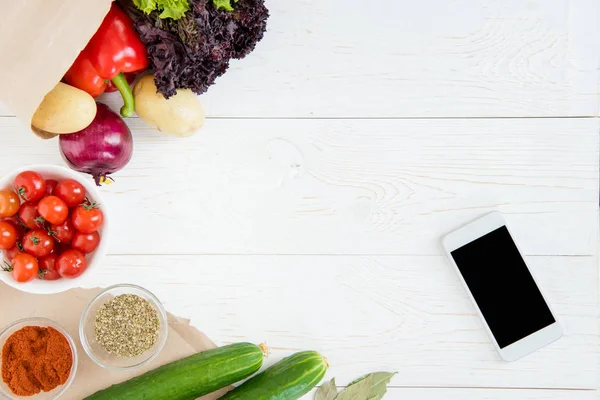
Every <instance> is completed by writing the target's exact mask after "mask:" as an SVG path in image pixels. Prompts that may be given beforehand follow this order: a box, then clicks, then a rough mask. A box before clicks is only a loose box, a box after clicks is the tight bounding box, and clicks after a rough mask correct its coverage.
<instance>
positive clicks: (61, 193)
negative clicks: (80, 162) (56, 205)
mask: <svg viewBox="0 0 600 400" xmlns="http://www.w3.org/2000/svg"><path fill="white" fill-rule="evenodd" d="M56 197H58V198H59V199H61V200H62V201H64V202H65V203H66V204H67V206H68V207H69V208H72V207H75V206H77V205H79V204H81V203H83V201H84V200H85V188H84V187H83V185H82V184H81V183H79V182H77V181H76V180H74V179H65V180H64V181H61V182H60V183H58V184H57V185H56Z"/></svg>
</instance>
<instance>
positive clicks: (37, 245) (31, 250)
mask: <svg viewBox="0 0 600 400" xmlns="http://www.w3.org/2000/svg"><path fill="white" fill-rule="evenodd" d="M21 244H22V246H23V250H24V251H25V253H27V254H31V255H32V256H34V257H36V258H40V257H45V256H47V255H48V254H50V253H51V252H52V250H54V239H52V237H51V236H50V235H48V233H46V231H45V230H43V229H36V230H34V231H29V232H27V233H26V234H25V236H23V240H22V241H21Z"/></svg>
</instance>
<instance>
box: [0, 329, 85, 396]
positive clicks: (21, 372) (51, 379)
mask: <svg viewBox="0 0 600 400" xmlns="http://www.w3.org/2000/svg"><path fill="white" fill-rule="evenodd" d="M0 349H1V350H0V351H1V355H0V371H1V377H2V379H1V382H0V395H3V396H0V397H4V398H8V399H19V398H22V396H30V397H29V398H32V399H35V400H52V399H56V398H58V397H59V396H60V395H62V394H63V393H64V392H65V391H66V390H67V389H68V387H69V386H70V384H71V382H72V381H73V379H74V377H75V371H76V370H77V350H76V348H75V344H74V342H73V339H72V338H71V337H70V335H69V334H68V333H67V332H66V331H65V330H64V329H63V328H62V327H61V326H60V325H58V324H57V323H56V322H53V321H51V320H48V319H45V318H28V319H23V320H19V321H16V322H14V323H12V324H11V325H9V326H8V327H6V328H5V329H4V330H3V331H2V332H0Z"/></svg>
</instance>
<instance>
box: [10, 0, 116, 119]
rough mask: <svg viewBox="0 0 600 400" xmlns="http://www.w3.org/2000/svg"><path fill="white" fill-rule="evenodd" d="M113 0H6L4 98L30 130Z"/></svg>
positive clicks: (96, 28)
mask: <svg viewBox="0 0 600 400" xmlns="http://www.w3.org/2000/svg"><path fill="white" fill-rule="evenodd" d="M111 3H112V0H7V1H3V2H2V12H1V13H0V101H1V102H3V103H4V104H6V105H7V106H8V107H9V108H10V109H11V111H12V112H14V113H15V114H16V116H17V117H18V118H19V120H20V121H21V122H22V123H23V124H24V125H25V126H26V127H27V129H30V127H31V117H32V116H33V114H34V113H35V110H36V109H37V108H38V106H39V105H40V103H41V102H42V100H43V98H44V96H45V95H46V94H47V93H48V92H49V91H50V90H52V88H54V86H55V85H56V84H57V83H58V82H59V81H60V80H61V79H62V77H63V75H64V74H65V72H66V71H67V70H68V69H69V67H71V65H72V64H73V62H74V61H75V59H76V58H77V56H78V55H79V52H80V51H81V50H83V48H84V47H85V46H86V45H87V43H88V42H89V40H90V39H91V37H92V36H93V35H94V33H95V32H96V31H97V30H98V27H99V26H100V24H101V23H102V20H103V19H104V16H105V15H106V14H107V13H108V10H109V9H110V5H111Z"/></svg>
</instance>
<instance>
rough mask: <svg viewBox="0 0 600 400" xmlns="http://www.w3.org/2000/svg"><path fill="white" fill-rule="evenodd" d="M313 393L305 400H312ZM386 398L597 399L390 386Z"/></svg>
mask: <svg viewBox="0 0 600 400" xmlns="http://www.w3.org/2000/svg"><path fill="white" fill-rule="evenodd" d="M312 398H313V397H312V393H311V394H310V395H307V396H306V397H305V398H304V399H305V400H312ZM384 399H385V400H441V399H443V400H597V399H598V392H596V391H592V390H521V389H514V390H499V389H488V388H486V389H463V388H460V389H458V388H395V387H394V388H390V389H388V392H387V394H386V396H385V397H384Z"/></svg>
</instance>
